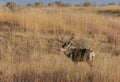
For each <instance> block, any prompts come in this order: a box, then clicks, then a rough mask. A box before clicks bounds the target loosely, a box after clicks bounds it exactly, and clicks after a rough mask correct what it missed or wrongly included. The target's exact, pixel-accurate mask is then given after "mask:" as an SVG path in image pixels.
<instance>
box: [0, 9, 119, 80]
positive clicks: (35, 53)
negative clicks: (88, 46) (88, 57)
mask: <svg viewBox="0 0 120 82" xmlns="http://www.w3.org/2000/svg"><path fill="white" fill-rule="evenodd" d="M100 8H101V7H99V8H98V7H96V8H94V7H91V8H74V7H72V8H56V7H55V8H49V7H47V8H25V9H23V10H21V11H19V12H12V11H10V10H9V9H7V8H4V7H3V8H2V7H1V8H0V28H1V31H0V45H1V46H0V56H1V60H0V81H1V82H120V78H119V77H120V65H119V64H120V62H119V59H120V57H119V56H118V57H116V56H112V55H111V53H103V52H100V51H99V48H100V46H99V43H101V42H100V41H102V42H105V43H106V44H107V43H110V45H113V44H114V43H116V42H117V43H118V44H117V47H116V48H119V40H120V39H119V38H120V36H119V34H120V27H119V26H120V19H119V18H117V17H114V16H109V15H108V16H106V15H102V14H98V13H96V10H99V9H100ZM107 8H109V7H106V9H107ZM101 10H102V8H101ZM94 11H95V12H94ZM15 27H17V28H24V29H26V30H25V31H22V32H21V31H19V30H17V31H16V30H15V29H13V30H4V29H6V28H7V29H12V28H15ZM3 30H4V31H3ZM58 30H64V31H68V32H71V33H74V34H75V39H79V38H80V37H89V38H92V39H93V41H94V44H93V45H92V46H93V47H94V49H95V53H96V58H95V61H94V66H93V67H92V68H91V67H89V65H87V63H85V62H80V63H79V64H78V65H74V63H73V62H72V61H71V60H70V59H68V58H67V57H66V56H64V54H63V53H60V52H56V50H55V47H56V45H55V44H54V42H53V40H52V39H55V38H57V37H58V36H57V32H58ZM111 33H112V34H113V35H112V34H111ZM51 44H53V45H54V46H51ZM101 44H102V43H101ZM54 51H55V52H54ZM119 54H120V53H119Z"/></svg>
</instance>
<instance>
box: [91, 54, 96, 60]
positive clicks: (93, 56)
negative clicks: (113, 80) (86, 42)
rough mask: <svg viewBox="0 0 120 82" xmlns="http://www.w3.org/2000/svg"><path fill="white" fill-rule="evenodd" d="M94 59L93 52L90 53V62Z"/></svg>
mask: <svg viewBox="0 0 120 82" xmlns="http://www.w3.org/2000/svg"><path fill="white" fill-rule="evenodd" d="M94 58H95V54H94V52H91V53H90V60H93V59H94Z"/></svg>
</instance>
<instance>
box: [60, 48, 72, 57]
mask: <svg viewBox="0 0 120 82" xmlns="http://www.w3.org/2000/svg"><path fill="white" fill-rule="evenodd" d="M61 52H63V53H64V54H65V55H66V56H67V55H69V53H70V52H69V50H68V49H64V48H61Z"/></svg>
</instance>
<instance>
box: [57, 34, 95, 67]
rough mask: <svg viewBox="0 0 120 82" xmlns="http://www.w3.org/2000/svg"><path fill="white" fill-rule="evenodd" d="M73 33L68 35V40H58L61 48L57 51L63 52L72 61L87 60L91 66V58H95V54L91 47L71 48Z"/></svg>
mask: <svg viewBox="0 0 120 82" xmlns="http://www.w3.org/2000/svg"><path fill="white" fill-rule="evenodd" d="M72 39H73V35H72V36H71V37H70V39H69V40H68V41H65V42H64V41H61V40H58V39H57V41H58V42H60V43H62V46H61V49H59V51H61V52H63V53H64V54H65V55H66V56H67V57H68V58H70V59H71V60H72V61H73V62H75V63H78V62H87V63H88V64H89V65H90V66H91V67H92V66H93V60H94V58H95V54H94V52H93V50H91V49H86V48H84V49H82V48H79V47H75V48H71V44H72V42H71V41H72Z"/></svg>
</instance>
